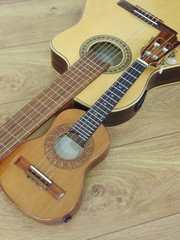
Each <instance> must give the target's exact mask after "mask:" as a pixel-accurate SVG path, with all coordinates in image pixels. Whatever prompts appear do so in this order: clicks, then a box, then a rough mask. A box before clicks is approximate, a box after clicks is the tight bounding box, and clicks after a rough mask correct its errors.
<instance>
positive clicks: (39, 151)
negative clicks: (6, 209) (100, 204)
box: [1, 109, 109, 222]
mask: <svg viewBox="0 0 180 240" xmlns="http://www.w3.org/2000/svg"><path fill="white" fill-rule="evenodd" d="M83 114H84V112H82V111H81V110H74V109H70V110H66V111H64V112H62V113H61V114H60V115H59V116H58V117H57V118H56V120H55V121H54V123H53V125H52V127H51V128H50V129H49V131H48V132H47V133H46V134H45V135H43V136H41V137H40V138H38V139H34V140H31V141H30V142H25V143H23V144H22V145H20V146H19V147H18V148H17V149H16V150H15V151H14V152H13V153H12V154H10V155H9V156H8V157H7V158H5V159H4V161H3V163H2V168H4V165H5V166H6V171H5V172H4V173H3V174H2V176H1V187H2V189H3V190H4V191H5V193H6V194H7V195H8V197H9V198H10V199H11V200H12V201H13V202H14V203H15V204H16V205H17V206H18V207H19V208H20V209H21V210H22V211H24V212H25V213H27V214H28V215H29V216H31V217H33V218H35V219H37V220H39V221H42V222H54V221H59V220H63V219H64V218H65V217H66V216H67V215H72V214H73V213H74V212H75V211H76V209H77V206H78V205H79V201H80V199H81V198H80V197H81V193H82V188H83V185H84V184H83V182H84V176H85V173H86V172H87V170H88V169H91V168H92V166H95V165H96V164H97V163H98V162H100V161H101V160H103V159H104V157H105V156H106V154H107V152H108V148H109V135H108V132H107V130H106V128H105V127H104V126H103V125H101V126H99V128H98V129H97V131H96V132H95V133H94V134H93V152H92V155H90V157H89V158H87V159H86V155H87V153H85V157H84V158H85V160H84V161H85V163H84V164H83V165H82V166H81V167H76V168H73V169H68V170H66V169H61V168H57V167H56V166H53V165H52V164H51V163H49V161H48V160H47V155H46V154H45V149H44V146H45V142H46V141H47V138H48V136H49V134H50V133H51V132H52V131H53V130H54V129H55V128H56V127H57V126H61V125H63V124H73V123H75V122H76V121H77V120H78V119H79V118H80V117H81V116H82V115H83ZM61 134H62V132H59V136H60V135H61ZM102 138H103V141H102V140H101V139H102ZM49 141H51V138H50V140H49ZM52 141H53V140H52ZM54 144H55V143H53V146H54ZM30 149H32V151H30ZM51 151H54V150H53V149H52V150H50V151H49V152H47V154H48V155H49V154H51ZM84 151H89V149H88V148H87V149H86V148H85V149H84ZM87 156H88V155H87ZM21 157H23V158H24V159H25V162H28V163H29V164H30V165H33V166H34V167H35V168H36V166H37V170H39V171H41V173H42V174H44V175H46V177H49V179H50V180H51V181H52V182H53V183H54V184H55V185H57V186H58V187H59V188H60V189H63V192H64V195H63V196H62V197H60V198H59V199H57V198H54V196H52V193H51V187H50V189H49V190H48V189H47V190H43V189H42V190H41V185H40V184H38V185H37V184H36V183H37V181H36V180H34V181H30V179H29V178H27V175H28V176H29V174H28V170H29V167H28V169H26V170H25V169H24V167H19V166H18V165H19V158H21ZM54 160H55V159H54ZM17 161H18V163H17ZM56 161H58V159H57V160H56ZM74 161H76V159H75V160H74ZM77 161H79V160H78V159H77ZM8 163H10V164H9V166H8V167H7V164H8ZM69 164H71V160H69ZM41 169H42V170H41ZM46 173H47V174H46ZM26 174H27V175H26ZM30 178H31V177H30Z"/></svg>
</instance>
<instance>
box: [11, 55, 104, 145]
mask: <svg viewBox="0 0 180 240" xmlns="http://www.w3.org/2000/svg"><path fill="white" fill-rule="evenodd" d="M90 62H91V63H92V61H91V60H90ZM78 64H79V63H78ZM86 65H89V63H88V64H86ZM89 66H90V65H89ZM85 67H86V66H85ZM91 67H92V65H91ZM98 67H99V66H98ZM101 69H103V70H104V69H105V65H104V66H103V68H102V67H100V69H98V72H99V73H100V70H101ZM77 70H79V69H77ZM86 70H87V69H86ZM88 71H89V70H88ZM79 72H82V71H81V70H80V71H79ZM91 74H94V75H97V72H96V73H93V72H91ZM76 75H77V74H76ZM78 77H80V78H81V79H82V76H81V75H78ZM86 77H87V75H86ZM76 84H77V82H76ZM71 87H72V86H71ZM81 87H82V86H81ZM49 89H50V88H49ZM50 90H51V91H52V89H50ZM53 90H54V89H53ZM44 95H45V93H44ZM49 98H50V97H49ZM50 99H51V98H50ZM37 100H38V101H39V99H35V101H37ZM51 100H52V99H51ZM39 102H41V101H39ZM54 102H55V101H54ZM55 103H56V102H55ZM29 106H30V108H31V109H33V110H34V111H35V112H37V114H38V115H39V114H40V115H41V116H43V118H44V115H42V114H41V113H39V112H38V111H37V109H34V108H33V107H32V106H31V105H29ZM33 114H34V112H33ZM23 115H24V116H26V114H25V113H23ZM28 119H30V117H29V116H28ZM31 121H32V120H31ZM36 126H39V124H36ZM11 135H12V134H11ZM18 142H19V141H18Z"/></svg>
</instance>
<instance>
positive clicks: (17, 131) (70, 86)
mask: <svg viewBox="0 0 180 240" xmlns="http://www.w3.org/2000/svg"><path fill="white" fill-rule="evenodd" d="M108 67H109V64H107V63H104V62H102V61H101V60H99V59H98V58H97V56H96V55H95V53H93V52H89V53H87V54H86V55H85V56H84V57H83V58H81V59H80V60H79V61H77V62H76V63H75V64H74V65H73V66H71V67H70V68H69V69H68V70H67V71H66V72H65V73H64V74H63V75H62V76H61V77H60V78H59V79H57V80H56V81H55V82H53V84H52V85H51V86H50V87H48V88H47V89H45V90H44V91H43V92H41V93H40V94H39V95H38V96H37V97H36V98H34V99H33V100H32V101H31V102H30V103H29V104H28V105H26V106H25V107H24V108H23V109H22V110H21V111H19V112H18V113H17V114H16V115H15V116H14V117H12V118H11V119H10V120H9V121H8V122H7V123H5V125H3V126H2V127H1V128H0V160H1V159H4V157H6V156H7V155H8V154H9V153H11V152H12V151H13V150H14V149H15V147H16V146H17V145H18V144H19V143H21V142H22V141H23V140H24V139H26V138H27V137H28V136H30V135H31V134H32V133H33V132H34V131H35V130H37V129H38V128H39V127H40V126H41V125H42V124H43V123H44V122H46V121H47V120H48V119H49V118H50V117H51V116H53V115H54V114H55V113H56V112H57V111H58V110H59V109H61V108H62V107H63V106H64V105H65V104H67V103H68V102H70V101H71V100H72V99H73V98H74V97H75V96H76V95H77V94H78V93H79V92H81V91H82V89H84V88H85V87H86V86H88V85H89V84H90V83H91V82H92V81H93V80H94V79H96V78H97V77H98V76H99V75H100V74H101V73H102V72H104V71H105V70H106V69H107V68H108Z"/></svg>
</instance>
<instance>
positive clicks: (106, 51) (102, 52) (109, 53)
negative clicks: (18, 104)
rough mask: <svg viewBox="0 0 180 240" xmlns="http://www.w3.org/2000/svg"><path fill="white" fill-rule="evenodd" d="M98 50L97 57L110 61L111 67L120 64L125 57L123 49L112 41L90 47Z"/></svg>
mask: <svg viewBox="0 0 180 240" xmlns="http://www.w3.org/2000/svg"><path fill="white" fill-rule="evenodd" d="M91 49H93V51H94V52H96V56H97V58H99V59H100V60H102V61H103V62H106V63H109V64H110V65H111V67H115V66H117V65H119V64H120V63H121V61H122V58H123V53H122V51H121V49H119V48H118V47H117V46H115V45H114V44H112V43H110V42H100V43H96V44H94V45H93V46H92V47H90V50H91Z"/></svg>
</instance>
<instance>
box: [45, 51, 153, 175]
mask: <svg viewBox="0 0 180 240" xmlns="http://www.w3.org/2000/svg"><path fill="white" fill-rule="evenodd" d="M153 54H154V53H153ZM147 58H149V57H147ZM137 70H139V69H137ZM135 73H136V74H137V71H136V70H134V69H133V70H132V72H131V74H132V75H133V74H135ZM130 78H131V77H130V76H129V78H126V80H129V79H130ZM126 83H127V81H125V84H124V82H122V85H125V86H126ZM113 93H114V94H116V91H115V92H113ZM100 105H101V103H100ZM88 117H89V116H88ZM85 120H86V121H87V124H88V120H89V119H85ZM85 130H86V129H85ZM74 136H76V134H75V135H74ZM58 144H59V145H60V142H59V143H58ZM58 144H57V145H58ZM56 147H57V146H56ZM63 147H64V145H62V146H61V148H63ZM49 170H50V169H49ZM49 170H48V171H47V172H46V175H47V173H48V172H49ZM41 171H42V169H41Z"/></svg>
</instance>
